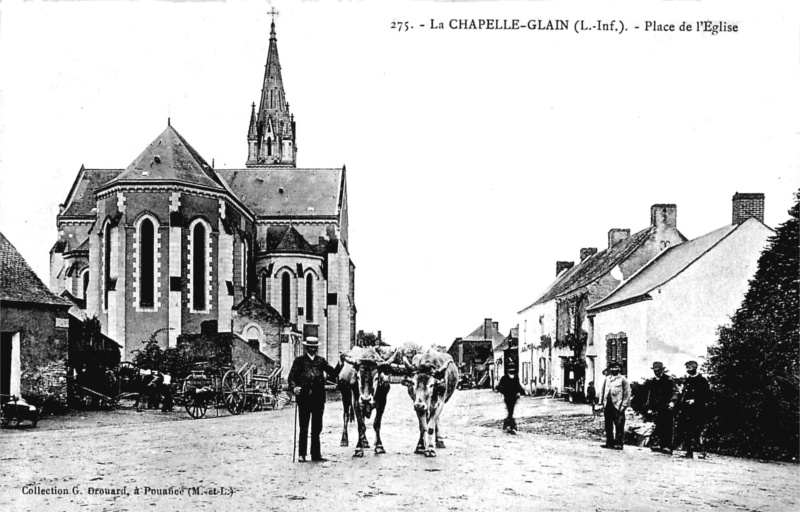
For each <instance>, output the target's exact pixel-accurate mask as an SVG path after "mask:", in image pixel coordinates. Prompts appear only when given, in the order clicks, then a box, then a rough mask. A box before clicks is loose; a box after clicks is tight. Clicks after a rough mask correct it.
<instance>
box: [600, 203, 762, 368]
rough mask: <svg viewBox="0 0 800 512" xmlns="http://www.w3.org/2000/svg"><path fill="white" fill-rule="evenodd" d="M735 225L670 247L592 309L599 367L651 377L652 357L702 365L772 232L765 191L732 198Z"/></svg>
mask: <svg viewBox="0 0 800 512" xmlns="http://www.w3.org/2000/svg"><path fill="white" fill-rule="evenodd" d="M732 217H733V218H732V223H731V224H729V225H726V226H723V227H721V228H719V229H716V230H714V231H712V232H710V233H707V234H705V235H703V236H700V237H697V238H695V239H693V240H691V241H688V242H684V243H682V244H680V245H677V246H674V247H670V248H668V249H667V250H665V251H663V252H662V253H660V254H659V255H658V256H656V258H655V259H653V260H652V261H650V262H649V263H648V264H647V265H645V266H644V267H642V268H641V269H639V271H638V272H636V273H635V274H633V275H632V276H631V277H630V278H629V279H627V280H625V281H624V282H623V283H622V284H621V285H620V286H619V287H617V288H616V289H615V290H614V291H613V292H612V293H610V294H609V295H608V296H606V297H605V298H603V299H602V300H599V301H596V302H594V303H593V304H592V305H591V306H590V307H589V308H588V310H587V314H588V316H589V319H590V322H591V323H592V326H593V328H592V329H591V331H592V333H593V336H594V343H593V344H592V345H591V346H590V349H591V350H590V352H589V354H588V355H589V356H590V357H591V356H594V357H596V358H597V360H598V361H599V362H602V365H601V366H605V365H607V364H608V363H609V362H610V361H612V360H613V361H618V362H620V363H621V364H622V372H623V373H624V374H625V375H627V376H628V378H629V379H631V380H634V381H635V380H639V379H646V378H650V377H652V371H651V370H650V367H651V365H652V362H653V361H661V362H663V363H664V364H665V365H666V366H667V368H668V369H671V370H672V371H673V372H675V373H676V374H682V372H683V367H684V366H683V365H684V363H685V362H686V361H687V360H696V361H698V362H700V363H701V364H702V362H703V361H704V360H705V357H706V354H707V349H708V346H709V345H711V344H713V343H714V342H715V341H716V339H717V335H716V330H717V328H718V327H719V326H720V325H723V324H726V323H728V322H729V321H730V317H731V315H733V314H734V313H735V312H736V310H737V309H738V308H739V306H741V303H742V300H743V299H744V295H745V293H746V292H747V289H748V287H749V281H750V279H752V277H753V275H754V274H755V271H756V269H757V263H758V258H759V257H760V255H761V253H762V251H763V249H764V247H765V246H766V245H767V241H768V238H769V237H770V236H771V235H772V234H773V231H772V230H771V229H770V228H769V227H767V226H766V225H764V223H763V219H764V195H763V194H739V193H737V194H736V195H734V196H733V216H732Z"/></svg>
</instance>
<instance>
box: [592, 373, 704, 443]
mask: <svg viewBox="0 0 800 512" xmlns="http://www.w3.org/2000/svg"><path fill="white" fill-rule="evenodd" d="M697 368H698V364H697V361H687V362H686V379H685V381H684V384H683V390H682V391H681V392H679V391H678V386H677V384H676V383H675V379H673V378H672V377H671V376H670V375H669V374H668V373H666V372H665V371H664V364H663V363H661V362H658V361H656V362H654V363H653V366H652V368H651V369H652V370H653V374H654V375H655V378H654V379H652V380H651V381H650V382H648V384H647V385H648V388H647V404H646V407H647V412H648V414H650V415H652V416H653V417H654V421H655V429H654V430H653V435H654V436H655V437H656V443H655V445H654V446H652V447H651V448H650V449H651V450H652V451H654V452H660V453H664V454H667V455H672V451H673V444H674V427H675V413H676V412H677V411H678V410H680V414H681V415H680V420H681V421H680V426H681V428H682V430H683V433H684V437H685V439H684V448H685V449H686V455H684V457H686V458H690V459H691V458H694V455H695V452H697V451H698V450H699V454H698V456H699V457H701V458H705V448H704V446H703V444H702V440H701V434H702V430H703V425H704V421H705V412H706V405H707V404H708V398H709V394H710V387H709V384H708V380H707V379H706V378H705V377H704V376H702V375H701V374H700V373H698V371H697ZM608 371H609V375H608V376H607V377H606V379H605V381H604V382H603V385H602V388H601V391H600V407H601V409H602V410H603V416H604V419H605V431H606V443H605V444H604V445H602V446H603V448H609V449H614V450H622V448H623V436H624V435H625V411H626V410H627V409H628V407H630V404H631V386H630V383H629V382H628V379H627V378H626V377H625V376H623V375H620V371H621V367H620V365H619V363H616V362H612V363H611V364H609V366H608Z"/></svg>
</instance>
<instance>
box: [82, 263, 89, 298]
mask: <svg viewBox="0 0 800 512" xmlns="http://www.w3.org/2000/svg"><path fill="white" fill-rule="evenodd" d="M81 281H82V283H83V300H86V297H87V296H88V295H89V269H88V268H87V269H85V270H84V271H83V273H82V274H81Z"/></svg>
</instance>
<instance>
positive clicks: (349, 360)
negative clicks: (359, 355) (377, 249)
mask: <svg viewBox="0 0 800 512" xmlns="http://www.w3.org/2000/svg"><path fill="white" fill-rule="evenodd" d="M344 362H345V363H347V364H349V365H350V366H352V367H353V368H355V367H356V366H358V361H356V360H355V359H350V357H349V356H347V355H345V356H344Z"/></svg>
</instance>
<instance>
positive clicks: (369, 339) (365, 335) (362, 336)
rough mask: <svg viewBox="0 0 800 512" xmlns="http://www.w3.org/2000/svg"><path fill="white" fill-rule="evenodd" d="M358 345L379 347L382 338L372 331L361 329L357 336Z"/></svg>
mask: <svg viewBox="0 0 800 512" xmlns="http://www.w3.org/2000/svg"><path fill="white" fill-rule="evenodd" d="M356 345H358V346H359V347H377V346H379V345H380V340H379V339H378V337H377V336H376V335H375V334H373V333H371V332H364V331H359V332H358V335H357V336H356Z"/></svg>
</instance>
